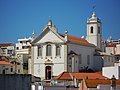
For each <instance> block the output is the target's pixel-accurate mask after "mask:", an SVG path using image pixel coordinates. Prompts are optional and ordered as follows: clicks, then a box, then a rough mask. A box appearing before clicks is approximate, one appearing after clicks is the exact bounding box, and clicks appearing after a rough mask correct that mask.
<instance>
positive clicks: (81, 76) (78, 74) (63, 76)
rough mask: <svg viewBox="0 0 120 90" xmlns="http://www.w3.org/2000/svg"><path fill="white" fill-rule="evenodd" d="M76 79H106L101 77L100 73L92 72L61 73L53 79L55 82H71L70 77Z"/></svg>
mask: <svg viewBox="0 0 120 90" xmlns="http://www.w3.org/2000/svg"><path fill="white" fill-rule="evenodd" d="M73 76H74V77H75V78H76V79H106V77H104V76H102V74H101V73H98V72H93V73H85V72H63V73H62V74H60V75H58V76H57V77H55V78H54V79H56V80H72V77H73Z"/></svg>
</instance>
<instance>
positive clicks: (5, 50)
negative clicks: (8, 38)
mask: <svg viewBox="0 0 120 90" xmlns="http://www.w3.org/2000/svg"><path fill="white" fill-rule="evenodd" d="M0 55H1V56H9V57H11V56H13V55H15V45H14V44H13V43H3V44H0Z"/></svg>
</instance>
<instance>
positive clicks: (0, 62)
mask: <svg viewBox="0 0 120 90" xmlns="http://www.w3.org/2000/svg"><path fill="white" fill-rule="evenodd" d="M0 65H10V66H14V64H12V63H10V62H7V61H0Z"/></svg>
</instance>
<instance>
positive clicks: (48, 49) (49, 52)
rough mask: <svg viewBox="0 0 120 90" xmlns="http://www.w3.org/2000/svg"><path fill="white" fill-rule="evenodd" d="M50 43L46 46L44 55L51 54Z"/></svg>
mask: <svg viewBox="0 0 120 90" xmlns="http://www.w3.org/2000/svg"><path fill="white" fill-rule="evenodd" d="M51 52H52V51H51V45H47V46H46V56H51Z"/></svg>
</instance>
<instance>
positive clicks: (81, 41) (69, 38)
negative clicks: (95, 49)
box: [60, 34, 93, 45]
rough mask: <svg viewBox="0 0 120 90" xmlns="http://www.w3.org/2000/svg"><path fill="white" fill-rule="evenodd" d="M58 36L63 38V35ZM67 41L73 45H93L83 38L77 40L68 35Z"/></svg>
mask: <svg viewBox="0 0 120 90" xmlns="http://www.w3.org/2000/svg"><path fill="white" fill-rule="evenodd" d="M60 36H62V37H65V34H60ZM68 41H70V42H75V43H82V44H86V45H93V44H91V43H89V42H88V41H87V40H85V39H83V38H79V37H76V36H70V35H68Z"/></svg>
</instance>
